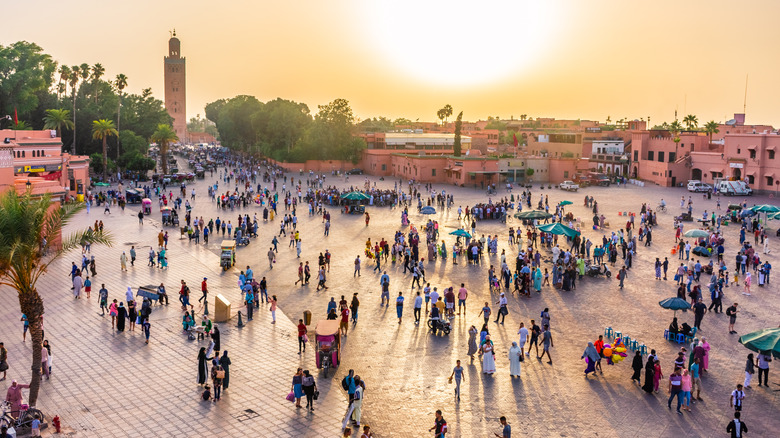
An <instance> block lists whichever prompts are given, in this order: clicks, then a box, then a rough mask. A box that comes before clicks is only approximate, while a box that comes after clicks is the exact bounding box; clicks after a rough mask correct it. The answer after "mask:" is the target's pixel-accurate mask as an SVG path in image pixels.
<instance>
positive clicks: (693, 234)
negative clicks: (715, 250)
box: [685, 230, 710, 238]
mask: <svg viewBox="0 0 780 438" xmlns="http://www.w3.org/2000/svg"><path fill="white" fill-rule="evenodd" d="M709 235H710V233H708V232H706V231H704V230H688V231H686V232H685V237H691V238H699V237H709Z"/></svg>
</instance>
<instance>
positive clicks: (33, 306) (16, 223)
mask: <svg viewBox="0 0 780 438" xmlns="http://www.w3.org/2000/svg"><path fill="white" fill-rule="evenodd" d="M51 203H52V199H51V196H50V195H49V194H48V193H47V194H44V195H43V196H37V195H35V196H34V195H32V192H31V191H29V190H28V191H27V193H25V194H23V195H19V194H17V193H16V190H13V189H11V190H7V191H6V192H5V193H3V194H2V195H0V285H6V286H9V287H11V288H13V289H14V290H16V292H17V295H18V297H19V307H20V308H21V312H22V313H23V314H25V315H27V320H28V321H29V325H30V339H31V342H32V345H31V348H32V364H31V367H30V368H31V370H32V376H31V378H30V397H29V404H30V405H31V406H35V405H36V404H37V402H38V390H39V389H40V384H41V350H42V349H43V332H42V327H41V317H42V316H43V314H44V306H43V300H42V299H41V296H40V294H39V293H38V289H37V284H38V280H39V279H40V278H41V277H42V276H43V274H45V273H46V271H47V270H48V268H49V265H50V264H51V263H52V262H54V261H55V260H57V258H59V257H60V256H61V255H63V254H65V253H67V252H69V251H70V250H72V249H74V248H76V247H78V246H80V245H81V243H82V242H89V243H94V244H104V245H109V246H110V245H111V243H112V241H111V237H110V235H108V234H107V233H102V232H98V231H97V230H96V231H94V232H92V231H78V232H76V233H74V234H72V235H70V236H67V237H65V238H63V239H62V246H61V247H60V248H51V249H53V254H51V251H49V248H47V246H48V244H51V243H54V242H57V240H58V238H59V236H60V233H61V230H62V229H63V228H64V227H65V225H67V224H68V223H69V222H71V221H72V220H73V219H74V217H75V215H76V214H77V213H78V212H79V211H80V210H81V208H83V204H64V205H62V206H61V208H51V207H52V204H51ZM47 251H49V253H50V255H49V256H46V257H45V258H44V255H45V253H46V252H47Z"/></svg>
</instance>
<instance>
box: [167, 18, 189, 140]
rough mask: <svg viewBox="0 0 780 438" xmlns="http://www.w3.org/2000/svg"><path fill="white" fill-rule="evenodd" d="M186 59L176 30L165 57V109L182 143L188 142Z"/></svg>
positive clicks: (169, 41)
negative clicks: (182, 54) (182, 53)
mask: <svg viewBox="0 0 780 438" xmlns="http://www.w3.org/2000/svg"><path fill="white" fill-rule="evenodd" d="M185 61H186V59H185V58H184V57H182V56H181V41H179V39H178V38H176V29H174V30H173V33H172V34H171V39H170V40H168V56H166V57H165V109H166V110H168V114H170V115H171V117H173V130H174V131H176V135H177V136H178V137H179V142H180V143H186V142H187V92H186V90H187V86H186V63H185Z"/></svg>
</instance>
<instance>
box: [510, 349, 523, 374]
mask: <svg viewBox="0 0 780 438" xmlns="http://www.w3.org/2000/svg"><path fill="white" fill-rule="evenodd" d="M522 355H523V350H522V349H521V348H520V347H518V346H517V342H512V348H510V349H509V375H510V376H512V377H514V376H518V377H520V357H521V356H522Z"/></svg>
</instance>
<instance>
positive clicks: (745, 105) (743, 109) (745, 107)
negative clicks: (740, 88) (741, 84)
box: [742, 74, 748, 114]
mask: <svg viewBox="0 0 780 438" xmlns="http://www.w3.org/2000/svg"><path fill="white" fill-rule="evenodd" d="M747 86H748V75H747V74H746V75H745V100H744V102H742V114H745V111H746V110H747Z"/></svg>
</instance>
